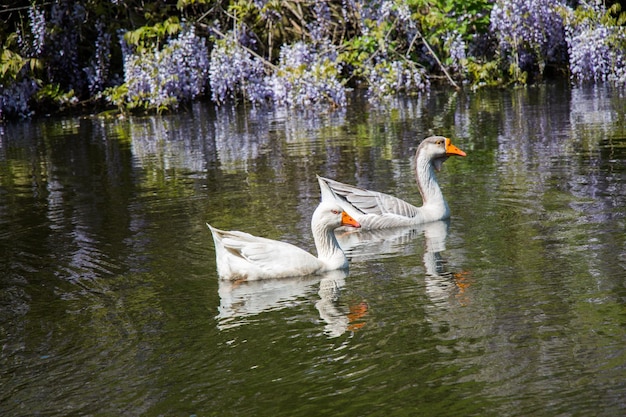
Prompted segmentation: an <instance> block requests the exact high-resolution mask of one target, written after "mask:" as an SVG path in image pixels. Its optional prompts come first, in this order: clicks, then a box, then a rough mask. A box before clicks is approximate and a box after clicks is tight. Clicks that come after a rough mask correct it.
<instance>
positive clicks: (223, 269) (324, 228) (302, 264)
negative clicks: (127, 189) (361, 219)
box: [207, 202, 360, 280]
mask: <svg viewBox="0 0 626 417" xmlns="http://www.w3.org/2000/svg"><path fill="white" fill-rule="evenodd" d="M207 226H208V227H209V229H210V230H211V233H212V234H213V241H214V242H215V258H216V262H217V272H218V275H219V276H220V278H222V279H230V280H239V279H244V280H257V279H271V278H285V277H296V276H304V275H312V274H321V273H324V272H327V271H333V270H337V269H346V268H347V267H348V259H347V258H346V255H345V254H344V252H343V251H342V250H341V248H340V247H339V244H338V243H337V238H336V237H335V233H334V230H335V229H336V228H338V227H341V226H351V227H360V225H359V223H358V222H357V221H356V220H354V219H353V218H352V217H350V216H349V215H348V214H347V213H346V212H345V211H344V210H342V208H341V207H340V206H339V205H338V204H336V203H334V202H322V203H320V205H319V206H318V207H317V208H316V209H315V212H314V213H313V217H312V219H311V230H312V232H313V238H314V240H315V247H316V248H317V254H318V256H314V255H312V254H310V253H308V252H307V251H305V250H303V249H300V248H298V247H297V246H294V245H292V244H290V243H286V242H281V241H277V240H272V239H266V238H263V237H258V236H253V235H251V234H249V233H245V232H239V231H224V230H219V229H216V228H214V227H212V226H211V225H209V224H208V223H207Z"/></svg>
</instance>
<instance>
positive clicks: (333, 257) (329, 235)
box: [311, 223, 348, 270]
mask: <svg viewBox="0 0 626 417" xmlns="http://www.w3.org/2000/svg"><path fill="white" fill-rule="evenodd" d="M311 229H312V231H313V239H314V240H315V247H316V248H317V257H318V258H319V259H320V260H321V261H322V262H324V263H325V264H326V265H327V267H328V270H333V269H340V268H346V267H347V266H348V259H347V258H346V255H345V254H344V253H343V251H342V250H341V247H339V243H338V242H337V238H336V237H335V233H334V231H333V230H331V229H329V228H328V227H324V226H323V225H320V224H314V223H312V224H311Z"/></svg>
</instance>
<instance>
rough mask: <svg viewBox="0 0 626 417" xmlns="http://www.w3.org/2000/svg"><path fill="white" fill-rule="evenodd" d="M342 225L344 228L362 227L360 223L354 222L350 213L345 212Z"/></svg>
mask: <svg viewBox="0 0 626 417" xmlns="http://www.w3.org/2000/svg"><path fill="white" fill-rule="evenodd" d="M341 225H342V226H352V227H361V225H360V224H359V222H357V221H356V220H354V219H353V218H352V216H350V215H349V214H348V213H346V212H345V211H342V212H341Z"/></svg>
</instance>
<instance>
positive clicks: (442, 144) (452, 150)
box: [416, 136, 467, 171]
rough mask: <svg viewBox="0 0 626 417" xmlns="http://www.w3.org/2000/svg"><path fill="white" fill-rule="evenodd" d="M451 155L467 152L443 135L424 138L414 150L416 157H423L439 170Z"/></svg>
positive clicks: (464, 154) (461, 154) (460, 154)
mask: <svg viewBox="0 0 626 417" xmlns="http://www.w3.org/2000/svg"><path fill="white" fill-rule="evenodd" d="M452 155H458V156H466V155H467V154H466V153H465V152H463V151H462V150H460V149H459V148H457V147H456V146H454V145H453V144H452V141H451V140H450V139H449V138H446V137H443V136H430V137H428V138H426V139H424V140H423V141H422V143H420V145H419V146H418V147H417V152H416V158H418V159H419V158H422V157H424V158H426V159H427V160H429V161H431V162H432V164H433V167H434V168H435V170H437V171H440V170H441V166H442V165H443V163H444V162H446V160H447V159H448V158H449V157H450V156H452Z"/></svg>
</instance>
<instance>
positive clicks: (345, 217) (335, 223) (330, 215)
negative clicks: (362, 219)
mask: <svg viewBox="0 0 626 417" xmlns="http://www.w3.org/2000/svg"><path fill="white" fill-rule="evenodd" d="M316 226H317V227H319V226H321V227H323V228H324V229H327V230H335V229H337V228H338V227H341V226H352V227H357V228H358V227H361V225H360V224H359V222H357V221H356V220H354V218H352V217H351V216H350V215H349V214H348V213H346V212H345V211H343V209H342V208H341V206H339V205H338V204H336V203H332V202H322V203H320V205H319V206H318V207H317V208H316V209H315V212H314V213H313V217H312V218H311V227H312V228H316Z"/></svg>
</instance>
